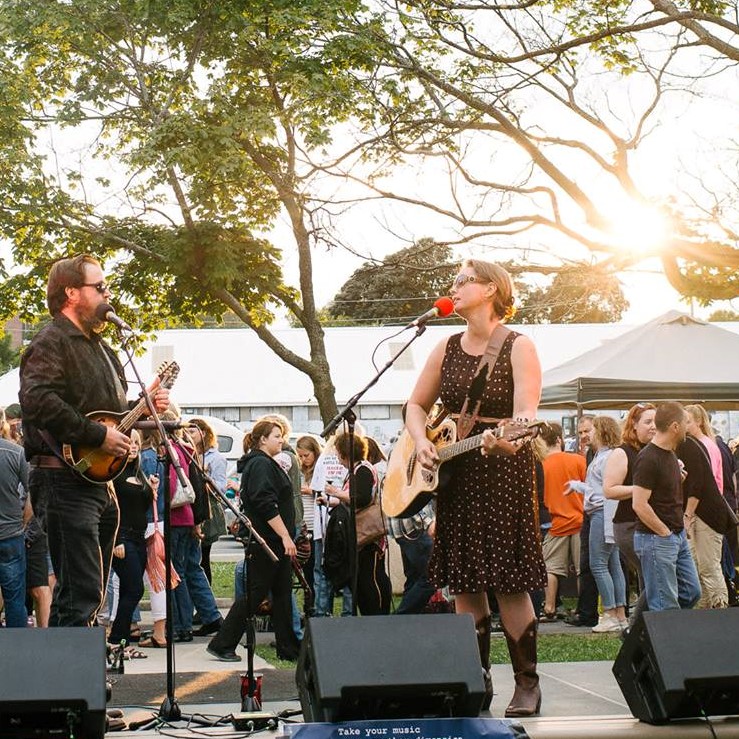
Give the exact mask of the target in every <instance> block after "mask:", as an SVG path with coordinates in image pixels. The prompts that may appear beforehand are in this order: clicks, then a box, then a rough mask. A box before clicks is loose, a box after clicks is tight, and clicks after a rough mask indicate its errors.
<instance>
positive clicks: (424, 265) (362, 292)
mask: <svg viewBox="0 0 739 739" xmlns="http://www.w3.org/2000/svg"><path fill="white" fill-rule="evenodd" d="M456 272H457V265H456V264H453V263H452V250H451V248H450V247H448V246H444V245H440V244H436V243H435V242H434V241H433V240H432V239H423V240H421V241H419V242H418V243H417V244H414V245H413V246H409V247H407V248H405V249H401V250H400V251H398V252H395V253H393V254H390V255H389V256H387V257H386V258H385V259H383V260H382V261H381V262H380V263H379V264H377V263H374V262H365V263H364V264H363V265H362V266H361V267H360V268H359V269H357V270H356V271H355V272H354V273H353V274H352V275H351V277H350V278H349V279H348V280H347V281H346V282H345V283H344V284H343V285H342V287H341V289H340V290H339V292H338V293H337V294H336V296H335V297H334V299H333V300H332V301H331V303H330V304H329V306H328V309H327V312H328V315H329V316H331V317H332V318H333V319H340V320H342V322H346V321H349V322H351V323H358V324H364V325H367V324H376V325H386V324H393V323H408V322H409V321H412V320H413V319H414V318H415V317H416V316H418V315H419V314H421V313H424V312H425V311H426V310H428V308H429V307H430V305H431V304H432V303H433V301H434V300H435V299H436V298H437V297H439V296H440V295H446V293H447V292H448V290H449V285H451V282H452V279H453V278H454V275H455V274H456Z"/></svg>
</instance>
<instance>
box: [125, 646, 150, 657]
mask: <svg viewBox="0 0 739 739" xmlns="http://www.w3.org/2000/svg"><path fill="white" fill-rule="evenodd" d="M148 656H149V655H148V654H144V653H143V652H142V651H141V650H140V649H136V647H126V648H125V649H124V650H123V659H146V658H147V657H148Z"/></svg>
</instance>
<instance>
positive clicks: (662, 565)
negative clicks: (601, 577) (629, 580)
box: [634, 530, 701, 611]
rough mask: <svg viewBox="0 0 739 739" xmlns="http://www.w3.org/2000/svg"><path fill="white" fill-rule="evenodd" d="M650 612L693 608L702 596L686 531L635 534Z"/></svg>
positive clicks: (635, 549)
mask: <svg viewBox="0 0 739 739" xmlns="http://www.w3.org/2000/svg"><path fill="white" fill-rule="evenodd" d="M634 551H635V552H636V554H637V556H638V557H639V560H640V561H641V570H642V576H643V577H644V589H645V591H646V593H647V604H648V606H649V610H650V611H667V610H675V609H678V608H692V607H693V606H694V605H695V604H696V603H697V602H698V600H699V598H700V596H701V586H700V581H699V580H698V571H697V570H696V568H695V562H694V561H693V557H692V556H691V555H690V549H689V547H688V539H687V536H686V535H685V531H684V530H683V531H680V532H679V533H677V534H670V535H669V536H657V534H645V533H643V532H641V531H635V532H634Z"/></svg>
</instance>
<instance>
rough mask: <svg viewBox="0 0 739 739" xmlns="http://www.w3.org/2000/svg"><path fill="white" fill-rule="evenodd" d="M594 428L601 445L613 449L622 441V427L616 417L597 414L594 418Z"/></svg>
mask: <svg viewBox="0 0 739 739" xmlns="http://www.w3.org/2000/svg"><path fill="white" fill-rule="evenodd" d="M593 428H594V429H595V438H596V439H597V440H598V442H599V443H600V446H602V447H607V448H608V449H613V448H614V447H617V446H618V445H619V444H620V443H621V427H620V426H619V424H618V421H617V420H616V419H615V418H611V417H610V416H596V417H595V418H594V419H593Z"/></svg>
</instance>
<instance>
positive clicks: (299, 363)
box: [0, 0, 372, 419]
mask: <svg viewBox="0 0 739 739" xmlns="http://www.w3.org/2000/svg"><path fill="white" fill-rule="evenodd" d="M0 10H2V16H1V17H2V20H1V21H0V24H1V25H0V31H1V32H2V36H3V41H4V43H3V45H2V51H0V89H1V90H2V96H3V105H2V106H0V133H2V134H3V136H0V147H2V151H0V203H2V205H0V236H1V237H4V238H6V239H8V240H9V241H10V242H11V243H12V244H13V249H14V260H15V265H16V266H18V267H20V271H16V272H13V273H11V272H10V271H9V270H8V269H7V267H6V265H3V269H4V272H3V275H2V276H3V277H4V278H6V279H5V281H4V283H3V284H2V287H1V288H0V304H1V305H2V311H3V312H4V313H6V314H11V313H13V312H15V311H20V312H21V314H22V315H23V316H24V317H25V318H31V317H33V316H35V315H38V314H40V313H41V312H42V311H43V285H44V282H45V276H46V274H47V272H48V267H49V265H50V263H51V262H52V261H53V260H55V259H56V258H58V257H59V256H61V255H64V254H68V253H71V252H75V251H81V250H84V251H92V252H94V253H96V254H97V255H99V256H100V257H101V258H102V259H103V260H105V261H106V262H107V263H108V267H109V271H110V272H111V274H112V278H111V281H112V284H113V287H114V290H115V292H116V293H117V295H118V296H120V297H122V298H123V299H124V302H123V303H122V304H121V306H120V309H121V310H120V312H121V313H122V314H123V315H126V314H128V315H129V316H131V315H132V314H134V313H135V316H136V319H137V325H138V326H140V327H141V328H142V329H143V330H147V331H152V330H155V329H157V328H161V327H162V326H164V325H165V324H166V321H167V320H168V319H169V318H171V317H177V319H178V320H181V321H186V322H197V321H198V320H199V317H200V316H202V315H215V316H221V315H223V313H224V312H226V311H231V312H232V313H233V314H235V315H236V316H238V317H239V318H240V319H241V320H242V321H243V322H244V323H245V324H246V325H247V326H249V327H251V328H252V329H253V330H254V331H255V332H256V333H257V334H258V335H259V337H260V338H261V339H262V340H263V341H264V342H265V343H267V344H268V345H269V346H270V347H271V348H272V349H273V350H274V351H275V353H276V354H277V355H278V356H279V357H280V358H281V359H282V360H284V361H286V362H288V363H290V364H292V365H293V366H295V367H296V368H297V369H299V370H300V371H302V372H304V373H306V374H307V375H308V376H309V377H310V378H311V380H312V382H313V386H314V390H315V396H316V399H317V401H318V404H319V407H320V410H321V413H322V416H323V418H324V419H328V418H330V417H332V416H333V415H334V414H335V412H336V401H335V398H334V387H333V383H332V381H331V373H330V367H329V366H328V362H327V359H326V353H325V347H324V342H323V331H322V328H321V324H320V322H319V320H318V318H317V314H316V306H315V300H314V294H313V274H312V250H313V249H315V248H316V246H317V245H319V244H323V245H326V244H328V245H329V246H333V244H332V242H331V238H330V231H329V230H328V229H327V228H326V227H325V224H328V218H329V215H330V214H329V213H327V209H326V207H325V205H324V206H321V205H320V204H319V203H318V202H317V198H315V197H312V196H311V188H312V187H313V184H312V183H313V182H314V181H315V179H316V177H318V176H319V175H320V170H318V169H317V168H314V167H312V165H311V164H310V162H309V160H308V158H307V152H308V151H311V150H321V149H322V148H323V147H325V146H327V145H328V144H330V141H331V137H330V131H331V127H332V125H334V124H335V123H337V122H341V121H342V120H345V119H346V118H347V117H348V116H349V115H353V116H355V117H357V116H360V115H365V116H369V117H371V115H372V111H371V108H370V107H369V106H366V108H365V110H362V104H361V83H360V81H358V78H357V76H356V74H355V72H357V70H362V69H363V68H367V66H368V59H370V57H369V56H368V55H367V53H366V51H365V50H364V49H363V48H362V47H361V45H360V44H358V43H354V44H349V43H348V42H349V41H350V39H347V37H346V35H345V34H343V33H342V32H341V23H342V22H343V21H344V20H345V19H346V18H347V17H348V16H351V15H352V14H353V13H354V12H355V11H356V10H357V6H356V3H354V2H353V0H331V1H330V2H328V3H326V2H323V0H322V1H321V2H317V0H300V2H293V1H292V0H290V1H289V2H288V1H287V0H285V1H284V2H282V1H280V0H278V1H277V2H272V1H271V0H270V2H248V3H247V2H243V0H231V1H230V2H211V1H210V0H170V1H169V2H167V3H148V2H147V3H132V2H127V1H123V0H121V1H120V2H104V3H99V2H92V0H75V2H74V3H63V2H49V0H27V1H26V0H24V2H18V1H17V0H0ZM63 141H67V142H70V141H72V143H71V144H69V143H68V144H67V149H69V148H71V149H72V150H73V152H74V155H75V156H73V157H70V155H69V151H66V152H65V151H64V150H63V149H64V146H62V144H61V143H59V142H63ZM75 159H76V161H75ZM282 216H286V219H287V222H288V223H289V234H290V238H291V240H292V243H290V242H287V243H285V244H283V245H282V249H280V248H278V247H277V246H275V245H274V244H272V243H270V242H269V241H268V240H266V239H265V238H261V237H259V235H258V234H259V233H260V232H264V231H265V230H266V229H268V228H270V227H271V226H273V225H274V224H275V223H276V221H277V219H278V218H279V217H282ZM286 248H291V249H294V250H295V251H296V252H297V254H298V259H299V264H300V280H299V289H296V288H294V287H291V286H289V285H287V284H285V281H284V278H283V275H282V272H281V269H280V266H279V262H280V258H281V251H282V250H284V249H286ZM277 307H281V308H284V309H286V310H287V311H289V312H291V313H292V315H293V316H294V317H295V319H296V320H297V321H298V323H299V324H300V325H301V326H302V327H303V328H304V329H305V331H306V333H307V334H308V338H309V345H310V354H309V356H299V355H298V354H296V353H294V352H292V351H291V350H289V349H288V348H287V347H286V346H284V345H283V344H281V343H280V342H279V341H278V340H277V339H276V338H275V336H274V335H273V334H272V333H271V332H270V331H269V328H268V324H269V322H270V321H271V319H272V318H273V315H274V311H275V310H276V308H277Z"/></svg>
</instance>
